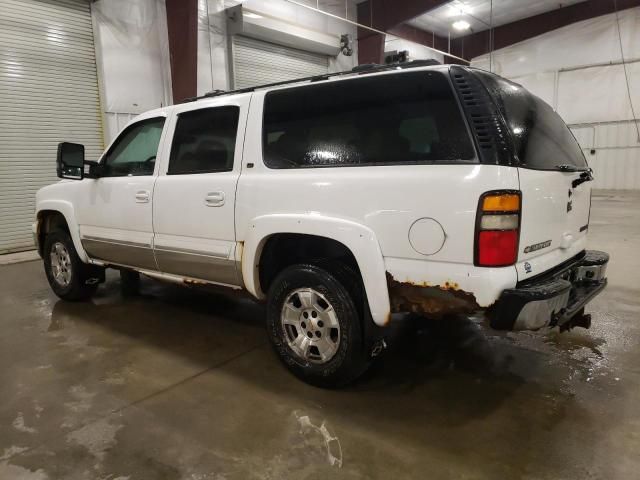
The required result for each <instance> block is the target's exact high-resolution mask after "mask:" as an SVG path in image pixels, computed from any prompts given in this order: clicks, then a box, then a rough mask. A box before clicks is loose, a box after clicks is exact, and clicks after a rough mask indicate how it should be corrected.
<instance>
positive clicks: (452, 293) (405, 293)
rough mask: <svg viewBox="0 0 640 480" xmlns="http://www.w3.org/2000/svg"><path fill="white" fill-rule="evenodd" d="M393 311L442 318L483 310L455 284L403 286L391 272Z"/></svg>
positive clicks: (411, 283)
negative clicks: (448, 315)
mask: <svg viewBox="0 0 640 480" xmlns="http://www.w3.org/2000/svg"><path fill="white" fill-rule="evenodd" d="M387 285H388V287H389V299H390V302H391V311H392V312H394V313H397V312H412V313H422V314H425V315H429V316H435V317H440V316H443V315H447V314H454V313H473V312H475V311H477V310H479V309H480V306H479V305H478V302H477V301H476V297H475V296H474V295H473V294H472V293H469V292H465V291H464V290H460V286H459V285H458V284H457V283H455V282H445V284H444V285H436V286H430V285H429V284H428V282H420V283H414V282H410V281H409V282H399V281H397V280H396V279H394V278H393V275H391V274H390V273H389V272H387Z"/></svg>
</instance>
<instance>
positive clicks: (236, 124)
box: [153, 94, 251, 286]
mask: <svg viewBox="0 0 640 480" xmlns="http://www.w3.org/2000/svg"><path fill="white" fill-rule="evenodd" d="M250 98H251V95H250V94H246V95H242V96H236V97H234V98H233V99H228V98H225V100H224V103H221V101H220V100H217V101H200V102H193V103H190V104H185V105H183V106H180V107H178V108H177V110H176V113H177V114H176V115H175V116H174V118H173V119H172V125H171V127H170V130H171V131H173V136H172V141H171V153H170V155H169V161H168V165H165V166H164V167H163V169H162V170H163V172H162V173H161V174H160V176H159V177H158V179H157V181H156V185H155V190H154V200H153V229H154V233H155V237H154V252H155V257H156V260H157V262H158V268H159V269H160V271H162V272H165V273H169V274H174V275H179V276H184V277H189V278H192V279H197V280H206V281H210V282H215V283H220V284H224V285H232V286H237V285H240V282H239V280H238V276H237V269H236V261H235V256H236V235H235V225H234V213H235V196H236V184H237V182H238V177H239V175H240V163H241V159H242V147H243V139H244V125H245V123H246V115H247V110H248V107H249V100H250Z"/></svg>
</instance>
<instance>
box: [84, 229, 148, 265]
mask: <svg viewBox="0 0 640 480" xmlns="http://www.w3.org/2000/svg"><path fill="white" fill-rule="evenodd" d="M81 242H82V247H83V248H84V249H85V251H86V252H87V255H89V257H91V258H93V259H96V260H102V261H104V262H108V263H117V264H119V265H129V266H132V267H139V268H144V269H148V270H157V269H158V266H157V265H156V260H155V257H154V255H153V250H152V249H151V245H148V244H143V243H136V242H127V241H121V240H118V241H115V240H107V239H103V238H97V237H83V238H82V239H81Z"/></svg>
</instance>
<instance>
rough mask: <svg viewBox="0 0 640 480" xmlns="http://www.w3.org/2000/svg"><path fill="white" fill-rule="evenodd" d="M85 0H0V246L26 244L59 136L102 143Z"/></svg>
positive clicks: (52, 170) (52, 176) (93, 154)
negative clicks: (38, 196)
mask: <svg viewBox="0 0 640 480" xmlns="http://www.w3.org/2000/svg"><path fill="white" fill-rule="evenodd" d="M100 116H101V114H100V102H99V97H98V81H97V76H96V62H95V52H94V47H93V31H92V26H91V15H90V11H89V2H87V1H86V0H0V253H6V252H11V251H20V250H27V249H31V248H33V239H32V235H31V223H32V222H33V220H34V207H35V193H36V191H37V190H38V189H39V188H40V187H43V186H45V185H48V184H50V183H53V182H55V181H56V180H57V177H56V165H55V159H56V152H57V145H58V142H61V141H71V142H78V143H83V144H84V145H85V147H86V155H87V158H88V159H94V160H95V159H97V158H98V156H99V155H100V153H101V151H102V148H103V144H102V143H103V141H102V125H101V119H100Z"/></svg>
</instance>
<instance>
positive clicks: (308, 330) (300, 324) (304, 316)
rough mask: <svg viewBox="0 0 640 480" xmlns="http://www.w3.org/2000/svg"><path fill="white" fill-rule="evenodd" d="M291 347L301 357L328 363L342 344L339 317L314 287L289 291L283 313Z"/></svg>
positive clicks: (284, 325) (285, 333)
mask: <svg viewBox="0 0 640 480" xmlns="http://www.w3.org/2000/svg"><path fill="white" fill-rule="evenodd" d="M280 320H281V323H282V330H283V331H284V335H285V339H286V341H287V344H288V345H289V348H291V350H293V352H294V353H295V354H296V355H297V356H298V357H299V358H301V359H302V360H305V361H307V362H311V363H317V364H322V363H327V362H328V361H329V360H331V359H332V358H333V357H334V356H335V354H336V353H337V351H338V347H339V346H340V324H339V323H338V316H337V314H336V312H335V310H334V309H333V306H332V305H331V304H330V303H329V301H328V300H327V299H326V297H325V296H324V295H322V294H321V293H320V292H318V291H316V290H314V289H312V288H299V289H297V290H294V291H293V292H291V293H290V294H289V296H288V297H287V299H286V300H285V302H284V305H283V307H282V313H281V315H280Z"/></svg>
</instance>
